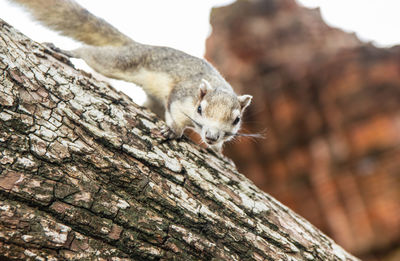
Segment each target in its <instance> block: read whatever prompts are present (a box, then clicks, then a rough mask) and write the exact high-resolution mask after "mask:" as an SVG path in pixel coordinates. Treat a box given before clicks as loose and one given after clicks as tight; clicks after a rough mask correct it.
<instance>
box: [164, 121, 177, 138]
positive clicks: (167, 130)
mask: <svg viewBox="0 0 400 261" xmlns="http://www.w3.org/2000/svg"><path fill="white" fill-rule="evenodd" d="M160 132H161V135H162V136H163V137H164V138H166V139H169V140H171V139H176V138H177V137H178V136H177V135H176V133H175V132H174V131H173V130H172V129H171V128H170V127H168V126H167V125H164V126H162V127H161V129H160Z"/></svg>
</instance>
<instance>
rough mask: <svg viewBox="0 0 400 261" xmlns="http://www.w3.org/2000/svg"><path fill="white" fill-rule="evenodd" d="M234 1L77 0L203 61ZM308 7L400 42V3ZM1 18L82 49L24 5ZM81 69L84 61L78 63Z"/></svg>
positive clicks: (346, 1)
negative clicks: (213, 24) (217, 17)
mask: <svg viewBox="0 0 400 261" xmlns="http://www.w3.org/2000/svg"><path fill="white" fill-rule="evenodd" d="M233 1H234V0H168V1H167V0H141V1H139V0H130V1H127V0H112V1H110V0H77V2H79V3H80V4H81V5H83V6H84V7H85V8H87V9H88V10H89V11H90V12H92V13H94V14H95V15H97V16H100V17H102V18H104V19H105V20H106V21H108V22H110V23H111V24H113V25H114V26H115V27H116V28H118V29H119V30H120V31H122V32H123V33H125V34H127V35H128V36H130V37H132V38H133V39H134V40H136V41H138V42H142V43H148V44H152V45H165V46H170V47H174V48H177V49H179V50H182V51H185V52H187V53H189V54H192V55H195V56H198V57H201V56H203V54H204V48H205V39H206V38H207V36H208V35H209V33H210V31H211V28H210V25H209V13H210V10H211V7H212V6H215V5H226V4H229V3H232V2H233ZM297 1H298V2H299V3H301V4H303V5H305V6H307V7H320V9H321V13H322V17H323V18H324V20H325V21H326V22H327V23H328V24H329V25H331V26H334V27H339V28H342V29H344V30H346V31H348V32H356V34H357V36H358V37H360V38H361V39H362V40H364V41H373V42H374V44H376V45H378V46H391V45H395V44H399V43H400V33H399V28H400V0H297ZM0 18H2V19H3V20H5V21H6V22H8V23H10V24H11V25H13V26H14V27H16V28H17V29H19V30H20V31H21V32H23V33H24V34H26V35H27V36H29V37H30V38H32V39H34V40H35V41H38V42H53V43H54V44H55V45H56V46H58V47H60V48H62V49H66V50H68V49H73V48H75V47H78V46H79V43H77V42H74V41H72V40H70V39H68V38H66V37H61V36H59V35H57V34H56V33H55V32H53V31H50V30H47V29H46V28H44V27H42V26H40V25H39V24H37V23H35V22H33V21H32V20H31V19H30V17H29V15H28V14H27V13H25V12H23V11H22V9H20V8H19V7H16V6H12V5H10V4H9V2H7V1H5V0H0ZM75 64H77V66H78V67H79V68H84V69H85V70H88V69H87V67H85V66H84V63H82V62H81V61H75ZM112 84H113V85H114V87H116V88H117V89H120V90H122V91H124V92H125V93H127V94H128V95H130V96H131V97H132V98H133V99H134V100H135V101H136V102H137V103H139V104H142V103H143V101H144V99H145V95H144V93H143V92H140V91H138V89H139V88H132V84H130V83H124V82H121V81H118V82H116V81H113V82H112Z"/></svg>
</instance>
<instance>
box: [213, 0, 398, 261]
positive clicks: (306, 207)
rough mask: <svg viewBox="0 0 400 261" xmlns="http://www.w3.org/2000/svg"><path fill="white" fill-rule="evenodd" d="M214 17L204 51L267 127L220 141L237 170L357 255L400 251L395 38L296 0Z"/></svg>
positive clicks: (257, 125) (382, 256)
mask: <svg viewBox="0 0 400 261" xmlns="http://www.w3.org/2000/svg"><path fill="white" fill-rule="evenodd" d="M304 2H307V1H304ZM314 2H317V1H314ZM326 2H327V1H326ZM331 2H332V1H331ZM342 2H343V1H342ZM347 2H352V1H347ZM364 2H365V1H364ZM385 3H386V2H382V1H381V5H384V4H385ZM342 4H343V3H342ZM349 5H351V4H349ZM349 5H346V4H344V5H342V9H343V12H342V14H343V16H345V13H351V12H349V10H347V7H348V6H349ZM359 8H360V9H362V8H363V5H359ZM375 10H376V12H379V10H380V9H379V8H376V9H375ZM399 10H400V9H399V8H398V9H397V11H399ZM360 13H361V15H360V16H362V13H363V12H362V11H360ZM352 14H353V17H354V24H352V25H353V26H354V25H356V24H357V23H360V22H359V21H357V19H358V18H357V16H358V12H357V9H354V10H352ZM384 14H385V13H383V14H382V15H384ZM371 19H372V20H373V21H374V22H375V23H379V22H380V20H379V18H377V17H376V15H375V17H374V16H373V15H371V16H370V20H371ZM374 19H375V20H374ZM211 24H212V28H213V31H212V34H211V36H210V37H209V38H208V40H207V48H206V57H207V59H208V60H210V61H211V62H212V63H213V64H214V65H215V66H216V67H217V68H218V69H219V70H220V71H221V72H222V73H223V75H225V77H226V78H227V80H228V81H229V82H230V83H231V84H232V85H233V86H234V87H235V88H236V89H237V90H238V91H239V92H241V93H249V94H252V95H253V96H254V100H253V104H252V106H250V108H249V109H248V111H247V115H246V117H245V120H246V121H247V122H246V123H245V125H244V128H245V129H247V130H248V131H250V132H257V131H260V130H261V131H262V130H264V129H266V136H267V138H266V139H265V140H256V141H253V140H249V139H243V140H241V141H240V142H236V143H231V144H228V145H227V149H226V152H227V154H228V155H229V156H230V157H232V158H233V160H234V162H236V164H237V166H238V168H239V169H240V171H241V172H242V173H245V174H246V175H247V176H248V177H249V178H250V179H251V180H253V181H254V183H255V184H256V185H257V186H258V187H260V188H262V189H263V190H264V191H266V192H268V193H270V194H272V195H273V196H274V197H276V198H277V199H278V200H280V201H281V202H283V203H284V204H286V205H287V206H289V207H290V208H292V209H293V210H295V211H296V212H297V213H299V214H300V215H302V216H303V217H305V218H306V219H307V220H309V221H310V222H311V223H313V224H314V225H315V226H317V227H318V228H320V229H321V230H322V231H324V232H325V233H327V234H328V235H329V236H330V237H332V238H333V239H334V240H335V241H336V242H338V243H339V244H340V245H342V246H343V247H344V248H345V249H347V250H348V251H350V252H351V253H354V254H355V255H356V256H358V257H360V258H362V259H363V260H385V261H386V260H387V261H389V260H390V261H394V260H400V47H392V48H386V49H384V48H378V47H376V46H375V45H373V44H372V43H368V42H362V41H361V40H360V39H359V38H357V37H356V35H355V34H353V33H347V32H344V31H342V30H340V29H336V28H333V27H330V26H328V25H327V24H326V23H325V22H324V20H323V19H322V17H321V12H320V10H319V9H307V8H304V7H302V6H301V5H299V3H297V2H295V1H293V0H262V1H261V0H260V1H244V0H243V1H236V2H235V3H233V4H231V5H229V6H226V7H221V8H217V9H214V10H213V11H212V14H211ZM352 25H348V26H349V27H351V26H352ZM397 25H398V24H397ZM390 26H392V28H387V29H386V28H384V27H381V28H380V30H382V31H384V30H388V32H389V33H392V34H396V33H395V32H393V31H391V29H394V28H396V24H394V23H392V24H389V27H390ZM397 28H398V27H397ZM381 44H382V43H378V44H377V45H381Z"/></svg>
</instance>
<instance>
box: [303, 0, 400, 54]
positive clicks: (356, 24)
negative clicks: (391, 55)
mask: <svg viewBox="0 0 400 261" xmlns="http://www.w3.org/2000/svg"><path fill="white" fill-rule="evenodd" d="M297 2H299V3H301V4H303V5H305V6H307V7H319V8H320V10H321V14H322V18H323V19H324V20H325V22H326V23H327V24H329V25H330V26H333V27H338V28H341V29H343V30H345V31H347V32H355V33H356V34H357V36H358V37H359V38H360V39H361V40H363V41H371V42H373V43H374V44H375V45H376V46H379V47H390V46H393V45H397V44H400V31H399V28H400V0H297Z"/></svg>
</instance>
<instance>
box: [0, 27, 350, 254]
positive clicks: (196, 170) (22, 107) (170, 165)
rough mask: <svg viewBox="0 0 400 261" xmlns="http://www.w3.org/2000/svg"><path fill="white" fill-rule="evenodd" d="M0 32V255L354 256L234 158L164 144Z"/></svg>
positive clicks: (112, 94) (91, 83)
mask: <svg viewBox="0 0 400 261" xmlns="http://www.w3.org/2000/svg"><path fill="white" fill-rule="evenodd" d="M0 27H1V28H0V92H1V94H0V153H1V154H0V199H1V201H0V256H3V257H7V258H8V259H32V260H33V259H37V260H45V259H49V260H63V259H81V258H85V259H93V258H100V259H109V258H112V257H113V258H116V257H118V258H124V259H127V260H128V259H134V260H142V259H143V260H145V259H149V260H151V259H156V260H160V259H176V260H357V259H356V258H355V257H353V256H351V255H350V254H348V253H347V252H346V251H344V250H343V249H342V248H341V247H339V246H338V245H336V244H335V243H334V242H333V241H332V240H331V239H329V238H328V237H327V236H325V235H324V234H322V233H321V232H320V231H319V230H317V229H316V228H315V227H313V226H312V225H311V224H309V223H308V222H307V221H305V220H304V219H303V218H301V217H299V216H298V215H296V214H295V213H293V212H292V211H291V210H290V209H288V208H286V207H285V206H283V205H281V204H280V203H279V202H277V201H276V200H275V199H273V198H272V197H270V196H269V195H267V194H266V193H264V192H262V191H260V190H259V189H258V188H257V187H255V186H254V185H253V184H252V183H251V182H250V181H249V180H248V179H247V178H245V177H244V176H243V175H242V174H240V173H238V172H237V171H236V169H235V167H234V165H233V164H232V163H231V162H230V161H229V160H227V159H224V158H222V157H220V156H219V155H215V154H213V153H212V152H210V151H206V150H204V149H202V148H200V147H198V146H196V145H194V144H192V143H191V142H190V141H187V140H181V141H165V140H164V139H163V138H162V136H161V135H160V133H159V131H158V129H159V127H161V126H162V124H163V122H161V121H160V120H158V119H157V118H156V117H155V116H154V114H152V113H151V112H149V111H147V110H145V109H143V108H141V107H139V106H137V105H136V104H134V103H133V102H132V101H131V100H130V99H129V98H128V97H127V96H126V95H124V94H122V93H119V92H117V91H116V90H114V89H113V88H112V87H110V86H109V85H108V84H106V83H104V82H99V81H97V80H95V79H94V78H92V77H91V76H90V75H88V74H87V73H84V72H82V71H78V70H76V69H74V67H73V66H72V65H71V64H70V63H69V62H68V60H67V59H65V58H63V57H62V55H60V54H58V53H55V52H53V51H51V50H49V49H47V48H46V47H44V46H42V45H40V44H38V43H35V42H33V41H31V40H29V39H27V38H26V37H25V36H23V35H22V34H20V33H19V32H17V31H16V30H15V29H13V28H12V27H11V26H9V25H8V24H7V23H5V22H3V21H1V20H0ZM113 260H117V259H113Z"/></svg>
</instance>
